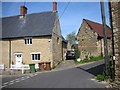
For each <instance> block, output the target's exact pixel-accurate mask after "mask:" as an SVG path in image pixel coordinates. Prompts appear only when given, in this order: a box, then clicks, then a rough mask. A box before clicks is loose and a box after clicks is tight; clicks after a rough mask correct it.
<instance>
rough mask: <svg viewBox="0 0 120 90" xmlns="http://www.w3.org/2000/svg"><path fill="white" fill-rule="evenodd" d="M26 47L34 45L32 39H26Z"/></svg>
mask: <svg viewBox="0 0 120 90" xmlns="http://www.w3.org/2000/svg"><path fill="white" fill-rule="evenodd" d="M24 41H25V44H26V45H31V44H32V38H25V39H24Z"/></svg>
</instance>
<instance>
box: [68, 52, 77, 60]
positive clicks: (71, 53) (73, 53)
mask: <svg viewBox="0 0 120 90" xmlns="http://www.w3.org/2000/svg"><path fill="white" fill-rule="evenodd" d="M69 59H75V51H74V50H68V51H67V53H66V60H69Z"/></svg>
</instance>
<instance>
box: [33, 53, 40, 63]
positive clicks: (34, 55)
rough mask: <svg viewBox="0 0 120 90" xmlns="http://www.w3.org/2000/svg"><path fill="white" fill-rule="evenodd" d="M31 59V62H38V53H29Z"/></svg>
mask: <svg viewBox="0 0 120 90" xmlns="http://www.w3.org/2000/svg"><path fill="white" fill-rule="evenodd" d="M31 59H32V60H33V61H38V60H40V52H36V53H31Z"/></svg>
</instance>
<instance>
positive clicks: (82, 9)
mask: <svg viewBox="0 0 120 90" xmlns="http://www.w3.org/2000/svg"><path fill="white" fill-rule="evenodd" d="M23 4H24V3H23V2H9V3H8V2H4V3H2V16H3V17H8V16H14V15H19V14H20V6H21V5H23ZM25 5H26V7H27V8H28V14H30V13H39V12H44V11H52V2H26V3H25ZM67 6H68V7H67ZM66 7H67V8H66ZM65 8H66V9H65ZM57 11H58V14H59V20H60V26H61V32H62V35H63V36H64V37H66V35H67V34H69V33H71V32H72V31H75V32H76V33H77V32H78V29H79V28H80V25H81V23H82V20H83V19H89V20H92V21H95V22H98V23H101V22H102V19H101V9H100V3H99V2H58V3H57ZM63 12H64V13H63ZM105 14H106V22H107V24H108V25H109V14H108V3H107V2H106V3H105Z"/></svg>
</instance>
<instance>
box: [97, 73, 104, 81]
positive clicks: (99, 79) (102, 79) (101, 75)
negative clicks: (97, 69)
mask: <svg viewBox="0 0 120 90" xmlns="http://www.w3.org/2000/svg"><path fill="white" fill-rule="evenodd" d="M96 79H97V80H98V81H104V80H105V75H104V74H98V75H97V77H96Z"/></svg>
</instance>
